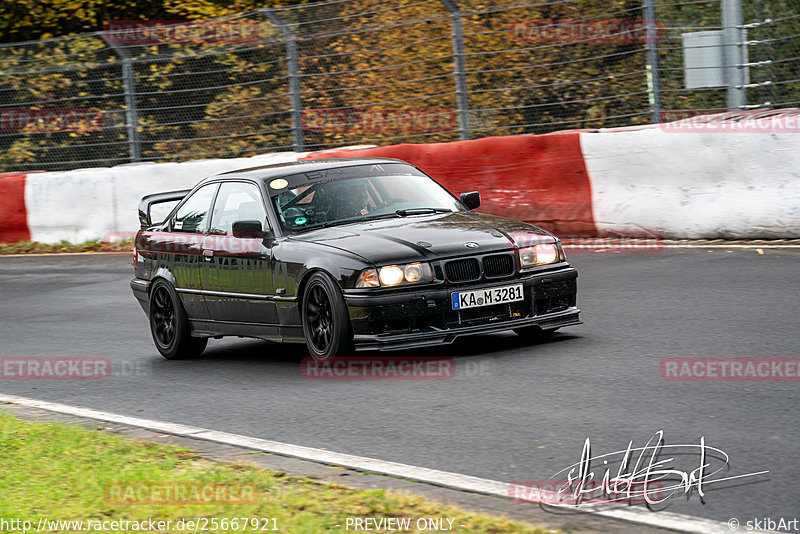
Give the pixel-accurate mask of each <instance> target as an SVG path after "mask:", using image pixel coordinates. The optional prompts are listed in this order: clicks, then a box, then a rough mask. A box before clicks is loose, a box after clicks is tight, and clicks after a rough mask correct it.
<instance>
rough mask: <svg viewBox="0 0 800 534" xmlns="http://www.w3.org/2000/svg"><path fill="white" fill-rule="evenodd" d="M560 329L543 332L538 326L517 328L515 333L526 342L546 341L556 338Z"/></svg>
mask: <svg viewBox="0 0 800 534" xmlns="http://www.w3.org/2000/svg"><path fill="white" fill-rule="evenodd" d="M557 331H558V328H553V329H551V330H542V329H541V328H539V327H538V326H526V327H525V328H515V329H514V333H515V334H517V335H518V336H520V337H522V338H523V339H525V340H526V341H531V342H534V341H546V340H548V339H552V338H553V337H555V335H556V332H557Z"/></svg>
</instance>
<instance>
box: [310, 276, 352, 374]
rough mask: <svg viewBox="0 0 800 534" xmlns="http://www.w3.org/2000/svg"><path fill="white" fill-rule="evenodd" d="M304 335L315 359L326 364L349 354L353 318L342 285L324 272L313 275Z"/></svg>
mask: <svg viewBox="0 0 800 534" xmlns="http://www.w3.org/2000/svg"><path fill="white" fill-rule="evenodd" d="M302 306H303V334H304V335H305V338H306V347H308V353H309V354H310V355H311V357H312V358H314V359H315V360H318V361H322V360H325V359H328V358H332V357H334V356H338V355H341V354H343V353H345V352H347V351H349V350H350V349H351V347H352V342H353V335H352V333H351V329H350V315H349V314H348V312H347V305H346V304H345V303H344V297H342V292H341V291H340V290H339V286H337V285H336V283H335V282H334V281H333V280H331V278H330V277H329V276H327V275H325V274H323V273H315V274H313V275H311V278H309V280H308V283H307V284H306V287H305V291H304V292H303V303H302Z"/></svg>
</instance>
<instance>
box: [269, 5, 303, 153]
mask: <svg viewBox="0 0 800 534" xmlns="http://www.w3.org/2000/svg"><path fill="white" fill-rule="evenodd" d="M261 12H262V13H264V14H265V15H266V16H267V18H268V19H269V21H270V22H271V23H272V24H274V25H275V26H277V28H278V29H279V30H280V32H281V33H282V34H283V38H284V39H286V61H287V65H288V69H289V98H290V99H291V102H292V110H291V113H292V139H293V145H294V150H295V152H302V151H303V150H304V149H305V142H304V139H303V123H302V120H301V115H302V113H303V107H302V104H301V103H300V69H299V67H298V65H297V43H296V42H295V40H296V37H297V36H296V35H295V33H294V32H293V31H292V30H290V29H289V27H288V26H287V25H286V24H285V23H284V22H283V19H281V18H280V17H279V16H278V15H277V14H275V12H274V11H273V10H272V9H269V8H265V9H262V10H261Z"/></svg>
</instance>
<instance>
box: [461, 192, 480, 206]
mask: <svg viewBox="0 0 800 534" xmlns="http://www.w3.org/2000/svg"><path fill="white" fill-rule="evenodd" d="M460 198H461V203H462V204H464V205H465V206H466V207H467V208H468V209H471V210H474V209H475V208H477V207H478V206H480V205H481V194H480V193H478V192H477V191H472V192H469V193H461V197H460Z"/></svg>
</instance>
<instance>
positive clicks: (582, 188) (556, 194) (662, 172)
mask: <svg viewBox="0 0 800 534" xmlns="http://www.w3.org/2000/svg"><path fill="white" fill-rule="evenodd" d="M792 114H793V115H792ZM763 115H764V112H759V113H758V114H752V113H749V112H742V113H736V114H735V115H733V116H731V117H728V116H726V117H723V118H721V119H720V118H719V117H718V116H712V117H713V118H714V119H713V120H714V121H715V122H713V123H714V124H715V125H716V126H715V128H708V127H706V128H696V127H694V126H693V128H692V129H689V130H688V131H687V130H686V129H683V130H682V129H681V128H675V127H671V125H672V124H677V123H670V124H668V125H651V126H644V127H635V128H619V129H612V130H591V131H589V130H582V131H577V130H576V131H567V132H556V133H552V134H546V135H519V136H508V137H492V138H485V139H477V140H473V141H458V142H451V143H433V144H423V145H415V144H406V145H394V146H386V147H371V148H365V147H349V148H346V149H338V150H330V151H325V152H316V153H293V152H286V153H279V154H268V155H263V156H254V157H251V158H236V159H218V160H203V161H190V162H185V163H159V164H155V163H144V164H135V165H122V166H118V167H110V168H100V169H78V170H75V171H67V172H45V173H28V174H27V175H26V174H25V173H5V174H0V214H2V217H3V224H2V225H1V226H0V241H5V242H12V241H18V240H35V241H40V242H45V243H54V242H58V241H61V240H65V241H70V242H82V241H86V240H91V239H100V238H102V237H103V236H106V235H108V234H109V233H126V232H134V231H135V230H136V229H137V228H138V220H137V205H138V202H139V200H140V199H141V197H142V196H144V195H146V194H149V193H154V192H159V191H169V190H174V189H184V188H189V187H191V186H193V185H194V184H196V183H197V182H198V181H199V180H201V179H202V178H205V177H207V176H210V175H213V174H216V173H219V172H223V171H228V170H233V169H237V168H244V167H253V166H258V165H267V164H271V163H280V162H289V161H296V160H298V159H312V158H330V157H342V156H348V157H352V156H371V157H374V156H382V157H393V158H399V159H402V160H405V161H408V162H410V163H412V164H414V165H416V166H417V167H419V168H420V169H422V170H423V171H425V172H427V173H428V174H430V175H431V176H433V177H434V178H435V179H436V180H438V181H439V182H440V183H442V184H443V185H444V186H445V187H447V188H448V189H450V190H451V191H452V192H454V193H460V192H465V191H472V190H478V191H480V192H481V196H482V199H483V204H482V206H481V208H480V209H479V211H482V212H485V213H492V214H497V215H503V216H507V217H512V218H515V219H520V220H523V221H527V222H531V223H535V224H539V225H541V226H543V227H545V228H547V229H549V230H551V231H553V232H555V233H557V234H560V235H571V236H576V235H577V236H591V235H608V234H626V235H637V236H642V235H643V236H646V235H652V234H658V235H659V236H663V237H665V238H677V239H682V238H705V239H715V238H798V237H800V135H798V134H800V127H798V126H797V125H796V126H795V127H794V129H791V128H787V126H786V125H788V124H790V122H789V120H788V118H790V117H792V116H795V117H798V116H800V110H788V111H781V112H770V119H771V120H773V122H772V123H770V124H780V125H781V126H780V128H781V130H780V131H775V129H774V128H773V129H771V130H765V131H761V130H759V129H758V128H754V129H751V130H746V131H745V130H743V129H742V128H738V129H737V128H731V127H729V126H728V125H729V124H740V123H741V122H734V121H741V118H742V117H744V118H748V117H749V118H754V117H756V118H758V117H762V116H763ZM783 118H786V121H784V122H780V123H776V122H775V120H782V119H783ZM694 119H695V120H696V119H697V118H694ZM703 120H705V119H703V118H702V117H701V120H700V122H699V123H701V124H702V121H703ZM759 120H760V119H759ZM711 123H712V121H711V120H710V119H709V120H708V123H707V124H706V126H708V124H711ZM720 125H722V126H723V127H720Z"/></svg>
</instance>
